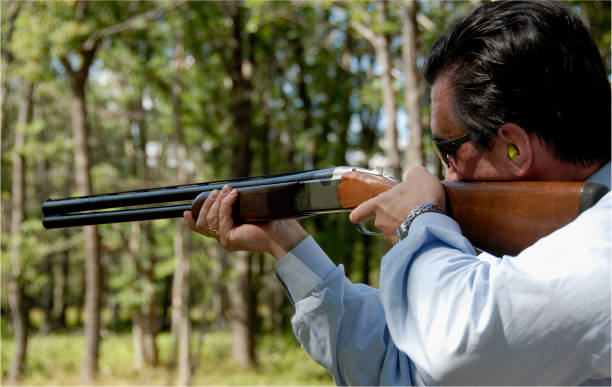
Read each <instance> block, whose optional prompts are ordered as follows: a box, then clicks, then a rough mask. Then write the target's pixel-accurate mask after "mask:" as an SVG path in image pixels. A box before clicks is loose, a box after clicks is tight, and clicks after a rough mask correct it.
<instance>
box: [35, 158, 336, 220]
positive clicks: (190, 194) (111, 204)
mask: <svg viewBox="0 0 612 387" xmlns="http://www.w3.org/2000/svg"><path fill="white" fill-rule="evenodd" d="M333 170H334V168H328V169H321V170H314V171H306V172H298V173H284V174H278V175H269V176H259V177H248V178H241V179H235V180H223V181H213V182H208V183H201V184H189V185H182V186H180V185H179V186H170V187H162V188H151V189H143V190H135V191H125V192H117V193H108V194H101V195H91V196H80V197H72V198H66V199H49V200H47V201H45V202H44V203H43V205H42V212H43V216H44V217H49V216H53V215H66V214H70V213H77V212H82V211H94V210H102V209H110V208H118V207H129V206H142V205H149V204H161V203H166V204H167V203H172V202H179V201H193V200H194V199H195V198H196V197H197V196H198V195H199V194H200V193H202V192H207V191H213V190H215V189H219V190H220V189H221V188H223V186H224V185H225V184H231V186H232V187H233V188H242V187H255V186H259V185H266V184H276V183H285V182H292V181H302V180H310V179H329V178H330V177H331V176H332V174H333Z"/></svg>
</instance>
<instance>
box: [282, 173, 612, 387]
mask: <svg viewBox="0 0 612 387" xmlns="http://www.w3.org/2000/svg"><path fill="white" fill-rule="evenodd" d="M589 181H592V182H600V183H604V184H606V185H607V186H608V187H610V164H609V163H608V164H607V165H606V166H605V167H604V168H602V169H600V170H599V171H598V172H597V173H596V174H595V175H593V176H592V177H591V178H590V179H589ZM611 206H612V193H608V194H607V195H606V196H605V197H604V198H603V199H602V200H600V201H599V203H597V204H596V205H595V206H594V207H593V208H591V209H589V210H587V211H585V212H584V213H583V214H581V215H580V216H579V217H578V218H577V219H575V220H574V221H573V222H571V223H570V224H568V225H567V226H565V227H563V228H561V229H559V230H557V231H555V232H554V233H552V234H550V235H549V236H547V237H545V238H542V239H541V240H539V241H538V242H537V243H535V244H534V245H532V246H531V247H529V248H527V249H525V250H524V251H522V252H521V253H520V254H519V255H518V256H516V257H510V256H504V257H501V258H498V257H493V256H491V255H489V254H481V255H479V256H477V255H476V253H475V251H474V249H473V247H472V245H471V244H470V243H469V241H468V240H467V239H465V237H463V235H462V234H461V230H460V228H459V226H458V225H457V223H456V222H455V221H454V220H453V219H451V218H449V217H447V216H445V215H441V214H436V213H427V214H423V215H421V216H419V217H417V218H416V219H415V221H414V222H413V224H412V225H411V227H410V232H409V234H408V236H407V237H406V238H405V239H404V240H403V241H402V242H400V243H399V244H397V245H395V246H394V247H393V248H392V249H391V250H390V251H389V252H388V253H387V254H386V255H385V256H384V257H383V260H382V263H381V274H380V290H377V289H374V288H372V287H368V286H365V285H362V284H353V283H351V282H350V281H349V280H348V279H347V278H346V276H345V275H344V270H343V267H342V265H340V266H335V265H334V264H333V263H332V261H331V260H330V259H329V258H328V257H327V255H326V254H325V253H324V252H323V251H322V250H321V249H320V248H319V246H318V245H317V244H316V243H315V242H314V240H313V239H312V238H310V237H309V238H307V239H306V240H304V241H303V242H302V243H300V244H299V245H298V246H297V247H296V248H295V249H293V250H292V251H291V252H290V253H288V254H287V255H286V256H285V257H283V258H282V259H281V260H280V261H278V263H277V266H276V273H277V276H278V278H279V280H280V281H281V283H282V284H283V286H284V288H285V290H286V292H287V294H288V295H289V298H290V299H291V302H292V303H293V304H294V305H295V308H296V313H295V315H294V317H293V319H292V325H293V330H294V333H295V336H296V338H297V339H298V341H299V342H300V343H301V344H302V346H303V347H304V348H305V349H306V350H307V351H308V353H309V354H310V355H311V357H312V358H313V359H314V360H316V361H317V362H319V363H320V364H321V365H323V366H324V367H325V368H327V369H328V370H329V371H330V373H331V374H332V377H333V379H334V381H335V383H336V384H342V385H344V384H351V385H354V384H359V385H379V384H380V385H420V384H454V385H458V384H468V385H475V384H480V385H482V384H485V385H499V384H506V385H508V384H510V385H520V384H526V385H535V384H544V385H578V384H591V385H593V384H603V385H610V362H611V359H610V330H611V323H610V309H611V301H610V299H611V284H610V273H611V271H610V270H611V268H610V260H611V254H612V252H611V245H612V234H611V232H612V231H611V230H612V229H611V224H610V223H611V222H610V221H611V215H612V209H611V208H612V207H611Z"/></svg>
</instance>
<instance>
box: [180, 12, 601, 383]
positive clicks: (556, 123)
mask: <svg viewBox="0 0 612 387" xmlns="http://www.w3.org/2000/svg"><path fill="white" fill-rule="evenodd" d="M425 76H426V79H427V80H428V81H429V82H430V83H431V84H432V91H431V97H432V105H431V106H432V119H431V129H432V135H433V138H434V141H433V143H434V146H435V147H436V150H437V152H438V154H439V156H440V158H441V160H442V161H443V162H444V163H445V164H446V166H447V172H446V178H447V179H449V180H575V181H582V180H587V181H593V182H599V183H604V184H606V185H607V186H608V187H610V85H609V82H608V79H607V77H606V73H605V70H604V67H603V64H602V61H601V58H600V57H599V54H598V52H597V49H596V47H595V45H594V44H593V42H592V39H591V38H590V36H589V34H588V33H587V31H586V29H585V27H584V26H583V24H582V23H581V22H580V20H579V19H578V18H577V17H576V16H575V15H573V14H572V13H571V11H569V10H568V9H567V8H566V7H565V6H564V5H563V4H560V3H557V2H502V1H500V2H495V3H490V4H485V5H483V6H481V7H479V8H477V9H476V10H475V11H474V12H472V13H471V14H470V15H468V16H467V17H466V18H464V19H462V20H460V21H458V22H457V23H456V24H455V25H454V26H453V27H451V28H450V30H449V31H448V32H447V33H446V34H445V35H444V36H443V37H442V38H441V39H440V40H439V41H438V43H436V45H435V46H434V48H433V49H432V52H431V54H430V57H429V58H428V61H427V64H426V69H425ZM611 195H612V194H610V193H608V194H607V195H606V196H605V197H604V198H603V199H602V200H601V201H600V202H599V203H597V204H596V205H595V206H594V207H593V208H591V209H590V210H587V211H586V212H584V213H583V214H582V215H580V216H579V217H578V218H577V219H576V220H575V221H573V222H571V223H570V224H569V225H567V226H565V227H563V228H562V229H560V230H558V231H556V232H554V233H552V234H551V235H549V236H547V237H545V238H542V239H541V240H540V241H538V242H537V243H535V244H534V245H533V246H531V247H529V248H527V249H525V250H524V251H523V252H521V253H520V254H519V255H518V256H516V257H509V256H504V257H501V258H497V257H493V256H491V255H488V254H486V253H483V254H481V255H480V256H476V253H475V251H474V249H473V247H472V246H471V244H470V243H469V241H468V240H467V239H465V238H464V237H463V236H462V235H461V230H460V229H459V226H458V225H457V224H456V223H455V222H454V221H453V220H452V219H451V218H449V217H447V216H446V215H444V210H445V209H444V204H445V197H444V189H443V187H442V185H441V184H440V182H439V181H438V180H437V179H436V178H435V177H434V176H432V175H431V174H430V173H429V172H427V171H426V170H425V169H424V168H417V169H413V170H411V171H410V172H408V174H407V175H406V177H405V180H404V182H403V183H402V184H398V185H397V186H395V187H394V188H393V189H391V190H389V191H387V192H386V193H384V194H381V195H379V196H378V197H376V198H374V199H371V200H369V201H367V202H365V203H363V204H362V205H360V206H359V207H357V208H356V209H355V210H353V212H352V213H351V215H350V219H351V220H352V221H353V222H356V223H357V222H361V221H364V220H367V219H370V218H372V217H375V218H376V226H377V227H378V229H379V230H381V231H382V232H383V234H384V237H385V239H386V240H387V241H389V242H395V240H396V238H398V239H400V241H399V242H397V243H396V244H395V246H394V247H393V248H392V249H391V250H390V251H389V252H388V253H387V254H386V255H385V257H383V260H382V263H381V278H380V284H381V288H380V290H376V289H373V288H370V287H367V286H364V285H359V284H352V283H350V281H348V279H347V278H346V277H345V276H344V272H343V268H342V265H340V266H339V267H336V266H335V265H333V263H332V262H331V260H330V259H329V258H328V257H327V256H326V255H325V253H324V252H323V251H321V249H320V248H319V247H318V246H317V245H316V243H315V242H314V241H313V240H312V238H310V237H308V236H307V234H306V232H305V231H304V230H303V229H302V228H301V227H300V226H299V224H298V223H297V222H295V221H292V220H287V221H277V222H271V223H269V224H265V225H243V226H240V227H236V226H235V225H234V224H233V221H232V218H231V205H232V203H234V201H235V200H236V197H237V193H236V191H234V190H231V189H230V188H229V187H226V188H224V190H222V191H221V192H215V193H213V194H211V196H210V198H209V200H207V202H206V203H205V204H204V206H203V209H202V211H201V212H200V216H199V218H198V220H197V222H196V221H194V219H193V218H192V217H191V215H190V214H189V213H186V215H185V216H186V218H187V221H188V223H189V224H190V226H191V228H192V229H193V230H196V231H198V232H200V233H202V234H204V235H207V236H212V237H216V238H218V239H219V241H220V243H221V244H222V245H223V246H225V247H226V248H228V249H231V250H237V249H240V250H253V251H266V252H270V253H272V254H273V255H274V256H276V257H277V258H278V259H279V261H278V262H277V266H276V271H277V274H278V278H279V279H280V281H281V282H282V283H283V286H284V287H285V289H286V291H287V294H288V295H289V297H290V299H291V301H292V303H293V304H294V305H295V307H296V314H295V316H294V318H293V320H292V324H293V328H294V333H295V335H296V337H297V339H298V341H299V342H300V343H301V344H302V345H303V346H304V348H305V349H306V350H307V351H308V352H309V354H310V355H311V356H312V357H313V358H314V359H315V360H316V361H318V362H319V363H320V364H322V365H323V366H325V367H326V368H327V369H328V370H329V371H330V372H331V374H332V376H333V378H334V381H335V382H336V383H337V384H368V385H375V384H385V385H396V384H402V385H408V384H455V385H458V384H471V385H473V384H488V385H495V384H505V385H508V384H511V385H519V384H528V385H534V384H546V385H555V384H562V385H577V384H581V383H585V384H591V385H592V384H604V385H609V384H610V308H611V305H610V291H611V290H610V289H611V286H610V259H611V244H612V242H611V234H610V233H611V227H610V216H611V200H612V196H611ZM400 225H401V227H400ZM483 232H486V230H483ZM397 235H399V237H397ZM402 238H403V239H402Z"/></svg>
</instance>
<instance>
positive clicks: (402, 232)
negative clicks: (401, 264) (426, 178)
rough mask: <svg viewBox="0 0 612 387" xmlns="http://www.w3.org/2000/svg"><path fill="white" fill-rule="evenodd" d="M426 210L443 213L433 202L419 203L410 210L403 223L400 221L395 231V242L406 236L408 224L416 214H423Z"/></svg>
mask: <svg viewBox="0 0 612 387" xmlns="http://www.w3.org/2000/svg"><path fill="white" fill-rule="evenodd" d="M426 212H439V213H441V214H444V211H442V209H441V208H440V207H438V206H437V205H435V204H431V203H427V204H421V205H420V206H418V207H417V208H415V209H414V210H412V212H410V215H408V217H407V218H406V220H405V221H404V223H402V224H401V225H400V226H399V227H398V228H397V231H396V233H395V243H397V242H399V241H401V240H402V239H404V238H406V236H407V235H408V229H409V228H410V225H411V224H412V222H413V221H414V219H415V218H416V217H417V216H419V215H421V214H424V213H426Z"/></svg>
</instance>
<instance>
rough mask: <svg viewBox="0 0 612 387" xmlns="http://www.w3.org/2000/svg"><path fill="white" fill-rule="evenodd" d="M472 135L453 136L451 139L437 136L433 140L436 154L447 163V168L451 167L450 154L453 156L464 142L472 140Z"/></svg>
mask: <svg viewBox="0 0 612 387" xmlns="http://www.w3.org/2000/svg"><path fill="white" fill-rule="evenodd" d="M470 140H471V138H470V135H469V134H466V135H463V136H460V137H455V138H451V139H450V140H444V141H440V140H436V139H435V138H434V139H432V140H431V143H432V144H433V148H434V150H435V151H436V154H437V155H438V157H439V158H440V161H442V162H443V163H444V165H446V167H447V168H449V167H450V163H449V161H448V156H452V155H453V154H455V152H457V150H459V147H460V146H461V145H462V144H463V143H464V142H468V141H470Z"/></svg>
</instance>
